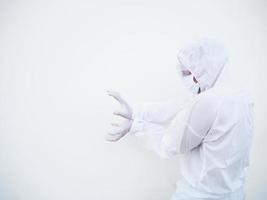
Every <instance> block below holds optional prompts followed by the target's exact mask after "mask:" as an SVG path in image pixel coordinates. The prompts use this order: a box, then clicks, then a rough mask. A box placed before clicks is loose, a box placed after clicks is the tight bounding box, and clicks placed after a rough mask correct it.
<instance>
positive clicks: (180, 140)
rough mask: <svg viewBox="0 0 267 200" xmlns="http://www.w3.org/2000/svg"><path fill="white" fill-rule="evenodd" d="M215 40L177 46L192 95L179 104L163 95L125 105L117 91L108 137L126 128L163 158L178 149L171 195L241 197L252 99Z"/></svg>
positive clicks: (189, 199) (196, 199) (185, 199)
mask: <svg viewBox="0 0 267 200" xmlns="http://www.w3.org/2000/svg"><path fill="white" fill-rule="evenodd" d="M227 60H228V56H227V53H226V51H225V49H224V47H223V45H221V44H220V43H219V42H217V41H215V40H210V39H202V40H197V41H193V42H191V43H189V44H187V45H186V46H185V47H184V48H182V49H180V50H179V52H178V69H179V72H180V74H181V76H182V79H183V81H184V83H185V85H186V86H187V87H188V89H189V90H190V91H191V92H192V94H193V95H192V97H191V98H190V99H189V100H188V101H186V103H185V104H184V105H182V106H181V105H177V102H174V101H168V102H164V103H151V104H149V103H146V104H142V105H134V106H132V105H130V104H129V103H128V102H127V101H126V100H125V99H124V98H122V96H121V95H120V94H119V93H118V92H114V91H108V94H109V95H110V96H112V97H114V98H115V99H116V100H118V101H119V102H120V104H121V106H122V109H121V110H118V111H115V112H114V114H115V115H119V116H121V117H122V118H123V119H124V121H123V122H122V123H121V124H117V123H113V124H112V126H113V127H114V128H113V131H112V132H110V133H109V134H108V135H107V140H109V141H118V140H119V139H120V138H122V137H123V136H125V135H126V134H127V133H129V134H130V135H133V136H134V137H137V138H138V140H139V141H141V142H142V144H143V145H145V146H146V147H147V148H148V149H150V150H153V151H155V152H156V153H157V154H159V155H160V156H161V157H163V158H172V157H173V156H175V155H177V154H180V155H181V166H180V168H181V169H180V171H181V178H180V179H179V180H178V181H177V183H176V185H177V188H176V191H175V192H174V193H173V195H172V197H171V200H200V199H203V200H204V199H205V200H207V199H218V200H244V199H245V191H244V186H245V178H246V171H247V167H248V166H249V152H250V147H251V141H252V134H253V101H252V100H251V97H250V96H249V94H248V93H247V92H246V91H245V90H243V89H240V88H238V87H236V86H235V84H234V83H233V81H231V79H230V77H229V74H228V72H227V65H226V63H227Z"/></svg>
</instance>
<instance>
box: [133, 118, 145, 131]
mask: <svg viewBox="0 0 267 200" xmlns="http://www.w3.org/2000/svg"><path fill="white" fill-rule="evenodd" d="M143 126H144V122H143V121H142V120H141V119H138V118H136V119H133V122H132V126H131V129H130V133H131V134H134V133H136V132H139V131H142V130H143Z"/></svg>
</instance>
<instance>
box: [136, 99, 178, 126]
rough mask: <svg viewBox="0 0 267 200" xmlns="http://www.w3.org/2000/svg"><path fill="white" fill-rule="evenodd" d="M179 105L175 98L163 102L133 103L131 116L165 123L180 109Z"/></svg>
mask: <svg viewBox="0 0 267 200" xmlns="http://www.w3.org/2000/svg"><path fill="white" fill-rule="evenodd" d="M181 105H182V104H181V103H180V102H179V100H178V99H176V98H173V99H170V100H168V101H164V102H150V103H143V104H135V105H134V106H133V115H132V118H133V119H135V118H137V119H141V120H144V121H147V122H152V123H156V124H166V123H168V122H170V121H171V120H172V119H173V118H174V117H175V116H176V114H177V112H178V111H179V110H180V109H181Z"/></svg>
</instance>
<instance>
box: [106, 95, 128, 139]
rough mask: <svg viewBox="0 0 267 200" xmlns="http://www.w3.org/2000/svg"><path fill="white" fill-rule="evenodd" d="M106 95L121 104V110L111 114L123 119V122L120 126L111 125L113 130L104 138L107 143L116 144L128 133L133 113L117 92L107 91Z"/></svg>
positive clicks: (116, 124)
mask: <svg viewBox="0 0 267 200" xmlns="http://www.w3.org/2000/svg"><path fill="white" fill-rule="evenodd" d="M107 93H108V95H109V96H112V97H113V98H115V99H116V100H117V101H118V102H119V103H120V104H121V110H116V111H114V112H113V114H114V115H118V116H120V117H123V118H124V121H123V122H122V123H121V124H118V123H112V124H111V125H112V127H113V130H112V131H111V132H110V133H108V137H107V138H106V139H107V140H108V141H112V142H116V141H118V140H119V139H121V138H122V137H123V136H125V135H126V134H127V133H128V132H129V131H130V129H131V126H132V121H133V119H132V115H133V111H132V108H131V106H130V105H129V104H128V103H127V101H125V100H124V99H123V98H122V97H121V95H120V94H119V93H118V92H114V91H107Z"/></svg>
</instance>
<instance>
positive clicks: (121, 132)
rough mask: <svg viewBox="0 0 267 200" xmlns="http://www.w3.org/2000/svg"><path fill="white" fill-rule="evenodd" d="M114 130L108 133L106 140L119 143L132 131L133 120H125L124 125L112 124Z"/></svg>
mask: <svg viewBox="0 0 267 200" xmlns="http://www.w3.org/2000/svg"><path fill="white" fill-rule="evenodd" d="M111 125H112V130H111V131H110V132H109V133H108V135H107V137H106V140H107V141H110V142H117V141H118V140H119V139H121V138H122V137H124V136H125V135H126V134H127V133H128V132H129V131H130V129H131V126H132V120H131V119H125V120H124V121H123V122H122V123H120V124H118V123H111Z"/></svg>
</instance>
